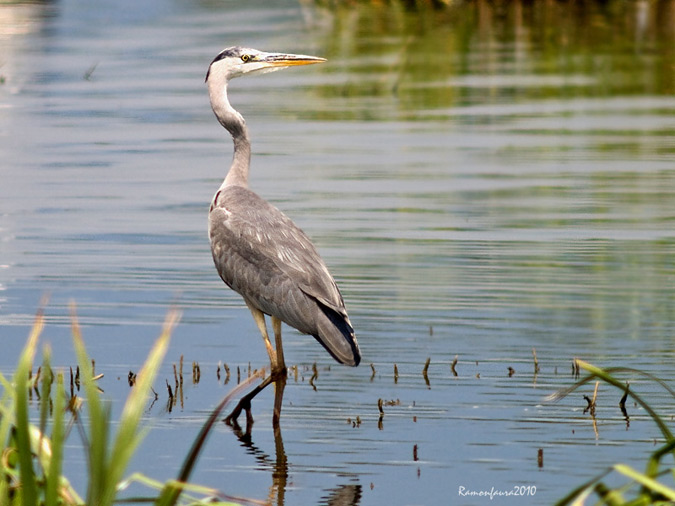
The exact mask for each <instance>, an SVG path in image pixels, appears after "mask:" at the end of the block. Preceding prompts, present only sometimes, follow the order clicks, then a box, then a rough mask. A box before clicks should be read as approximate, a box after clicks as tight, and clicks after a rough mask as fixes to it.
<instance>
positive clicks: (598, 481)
mask: <svg viewBox="0 0 675 506" xmlns="http://www.w3.org/2000/svg"><path fill="white" fill-rule="evenodd" d="M575 364H576V366H577V367H579V368H581V369H583V370H585V371H586V372H588V373H589V375H588V376H586V377H584V378H582V379H581V380H579V381H578V382H576V383H575V384H574V385H572V386H571V387H569V388H567V389H565V390H563V391H560V392H557V393H555V394H553V395H552V396H550V398H549V400H558V399H561V398H563V397H565V396H566V395H568V394H570V393H571V392H573V391H574V390H576V389H577V388H579V387H580V386H582V385H584V384H585V383H588V382H589V381H591V380H594V379H598V380H601V381H604V382H605V383H608V384H610V385H612V386H615V387H617V388H618V389H620V390H622V391H623V393H624V398H622V402H625V396H630V397H632V398H633V400H634V401H635V402H636V403H637V404H639V405H640V406H641V407H642V408H643V409H644V410H645V412H647V413H648V414H649V416H650V417H651V419H652V420H653V421H654V423H655V424H656V425H657V426H658V428H659V430H660V431H661V434H662V435H663V438H664V439H665V444H663V445H662V446H660V447H659V448H658V449H657V450H656V451H655V452H653V453H652V454H651V455H650V457H649V459H648V460H647V465H646V467H645V471H644V472H640V471H637V470H636V469H633V468H632V467H630V466H628V465H626V464H614V465H613V466H611V467H609V468H608V469H606V470H605V471H603V472H602V473H600V474H599V475H597V476H595V477H593V478H592V479H590V480H588V481H587V482H586V483H584V484H582V485H581V486H579V487H577V488H576V489H574V490H573V491H571V492H570V493H569V494H567V495H566V496H565V497H564V498H562V499H561V500H560V501H558V502H557V503H556V504H557V505H558V506H564V505H568V504H569V505H574V506H579V505H583V504H585V500H586V499H587V498H589V497H590V496H592V495H595V496H597V499H598V502H595V503H594V504H601V505H608V506H621V505H626V506H628V505H631V506H642V505H645V506H646V505H661V504H662V505H666V504H674V503H675V487H673V485H672V482H673V481H675V466H673V467H670V468H664V465H663V463H662V459H663V457H665V456H666V455H669V454H670V455H671V456H673V457H675V438H674V437H673V434H672V432H671V431H670V429H669V427H668V425H667V424H666V423H665V421H664V420H663V418H662V417H661V416H660V415H659V414H658V413H657V412H656V411H655V410H654V409H653V408H652V407H651V406H650V405H649V404H648V403H647V402H646V401H645V400H644V399H643V398H642V397H641V396H639V395H638V394H637V393H635V392H634V391H633V390H632V389H629V387H628V385H627V384H625V383H624V382H622V381H620V380H618V379H617V378H616V377H615V376H614V374H615V373H621V372H630V373H632V374H639V375H642V376H645V377H647V378H649V379H651V380H653V381H655V382H656V383H658V384H659V385H661V386H662V387H664V389H665V390H666V391H668V393H669V394H670V395H671V396H673V397H674V398H675V392H674V391H673V390H672V389H671V388H670V387H669V386H668V385H667V384H666V383H664V382H663V381H661V380H660V379H658V378H656V377H654V376H653V375H651V374H648V373H645V372H643V371H640V370H637V369H633V368H627V367H613V368H609V369H600V368H599V367H596V366H594V365H591V364H589V363H587V362H584V361H582V360H576V361H575ZM612 472H616V473H618V474H620V475H623V476H624V477H626V478H627V479H628V482H627V483H626V484H625V485H623V486H621V487H617V488H615V489H611V488H609V487H607V486H606V485H605V484H604V483H603V481H602V480H603V479H604V478H605V477H606V476H607V475H609V474H610V473H612ZM666 477H670V480H671V484H670V485H666V484H665V483H663V480H664V479H665V478H666ZM628 494H630V496H628Z"/></svg>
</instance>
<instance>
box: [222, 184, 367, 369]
mask: <svg viewBox="0 0 675 506" xmlns="http://www.w3.org/2000/svg"><path fill="white" fill-rule="evenodd" d="M209 239H210V242H211V251H212V254H213V260H214V263H215V265H216V268H217V270H218V273H219V274H220V277H221V278H222V280H223V281H224V282H225V283H226V284H227V285H228V286H229V287H230V288H232V289H233V290H234V291H235V292H237V293H239V294H240V295H241V296H242V297H243V298H244V299H245V300H246V301H247V303H248V304H249V305H252V306H253V307H255V308H257V309H259V310H260V311H261V312H263V313H264V314H266V315H270V316H274V317H276V318H278V319H280V320H281V321H283V322H285V323H286V324H288V325H290V326H291V327H294V328H296V329H298V330H299V331H300V332H302V333H304V334H309V335H312V336H314V337H315V338H316V339H317V340H318V341H319V342H320V343H321V344H322V345H323V346H324V347H325V348H326V350H328V351H329V352H330V354H331V355H332V356H333V357H334V358H335V359H336V360H337V361H338V362H340V363H343V364H348V365H357V364H358V363H359V361H360V358H361V356H360V352H359V348H358V344H357V342H356V338H355V336H354V329H353V328H352V325H351V322H350V321H349V317H348V316H347V311H346V309H345V306H344V301H343V299H342V295H341V294H340V290H339V289H338V287H337V284H336V283H335V280H334V279H333V277H332V276H331V274H330V273H329V271H328V268H327V267H326V265H325V263H324V262H323V260H322V259H321V257H320V256H319V253H318V252H317V250H316V248H315V247H314V245H313V244H312V242H311V241H310V239H309V238H308V237H307V235H306V234H305V233H304V232H303V231H302V230H301V229H300V228H298V227H297V226H296V225H295V224H294V223H293V221H291V219H290V218H288V217H287V216H286V215H285V214H284V213H282V212H281V211H279V210H278V209H277V208H276V207H274V206H273V205H272V204H270V203H269V202H267V201H265V200H264V199H262V198H261V197H259V196H258V195H257V194H255V193H254V192H253V191H251V190H249V189H248V188H246V187H243V186H240V185H224V186H222V187H221V189H220V190H219V191H218V192H217V193H216V195H215V197H214V199H213V202H212V204H211V208H210V212H209Z"/></svg>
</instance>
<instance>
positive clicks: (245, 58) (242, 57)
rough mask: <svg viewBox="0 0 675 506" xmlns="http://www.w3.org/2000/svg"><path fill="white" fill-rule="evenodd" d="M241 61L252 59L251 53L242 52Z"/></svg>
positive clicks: (246, 61) (245, 61)
mask: <svg viewBox="0 0 675 506" xmlns="http://www.w3.org/2000/svg"><path fill="white" fill-rule="evenodd" d="M241 61H243V62H244V63H248V62H250V61H251V55H250V54H242V55H241Z"/></svg>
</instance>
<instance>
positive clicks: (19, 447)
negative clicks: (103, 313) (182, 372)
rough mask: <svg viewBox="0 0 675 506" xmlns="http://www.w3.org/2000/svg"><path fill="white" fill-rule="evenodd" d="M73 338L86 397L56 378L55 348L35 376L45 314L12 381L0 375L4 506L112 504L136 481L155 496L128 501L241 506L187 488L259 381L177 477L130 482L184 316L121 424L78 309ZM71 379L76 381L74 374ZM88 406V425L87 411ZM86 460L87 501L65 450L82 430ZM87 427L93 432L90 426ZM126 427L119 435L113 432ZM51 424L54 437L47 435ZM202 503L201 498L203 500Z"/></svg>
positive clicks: (165, 339) (150, 360) (156, 349)
mask: <svg viewBox="0 0 675 506" xmlns="http://www.w3.org/2000/svg"><path fill="white" fill-rule="evenodd" d="M72 315H73V316H72V334H73V342H74V345H75V353H76V355H77V362H78V370H79V373H80V377H79V382H80V384H81V385H82V387H83V390H84V395H85V398H84V399H82V398H80V397H79V396H78V395H76V394H74V393H73V392H72V389H71V394H70V395H68V393H67V392H66V389H65V386H64V374H63V373H61V372H56V373H54V371H53V369H52V367H51V363H50V357H51V353H50V349H49V347H48V346H45V347H44V351H43V363H42V366H41V367H40V368H39V369H38V373H37V374H36V375H35V377H33V376H32V373H31V371H32V368H33V361H34V358H35V354H36V350H37V346H38V339H39V336H40V334H41V332H42V330H43V327H44V317H43V314H42V311H40V312H39V313H38V315H37V317H36V319H35V324H34V325H33V328H32V330H31V332H30V335H29V337H28V340H27V343H26V346H25V347H24V349H23V352H22V353H21V356H20V358H19V361H18V364H17V367H16V369H15V372H14V375H13V378H12V381H11V382H10V381H8V380H7V379H6V378H5V377H4V376H3V375H2V374H1V373H0V384H1V385H2V389H3V393H2V398H1V399H0V455H1V458H0V504H2V505H10V506H14V505H17V506H18V505H38V504H40V505H45V506H52V505H53V506H56V505H66V506H71V505H84V504H96V505H98V506H108V505H111V504H114V503H115V502H119V501H120V498H119V495H120V492H123V491H124V490H125V489H127V487H128V486H129V485H130V484H132V483H140V484H141V485H145V486H147V487H149V488H150V489H151V490H153V491H154V492H153V495H152V496H151V497H143V498H128V497H127V498H124V499H123V500H124V501H125V502H129V501H131V502H134V501H143V502H148V501H150V502H154V504H156V505H160V506H171V505H175V504H179V503H180V504H206V503H207V501H208V504H219V505H221V506H226V505H229V506H232V505H234V504H235V503H232V502H222V500H219V499H220V498H222V497H223V495H222V494H221V493H220V492H218V491H216V490H213V489H210V488H207V487H201V486H198V485H193V484H190V483H188V482H187V480H188V479H189V476H190V473H191V471H192V469H193V467H194V464H195V463H196V460H197V457H198V454H199V452H200V450H201V448H202V447H203V445H204V443H205V441H206V438H207V436H208V434H209V432H210V430H211V428H212V427H213V425H214V423H215V421H216V420H217V419H218V416H219V414H220V411H221V410H222V409H223V408H224V406H225V405H226V404H227V403H228V402H229V400H230V399H231V397H232V396H233V395H235V394H236V393H237V392H238V391H239V390H240V389H241V388H245V387H246V386H247V385H248V384H249V383H250V382H251V380H253V379H255V377H252V378H249V380H248V381H245V382H243V383H242V384H240V385H239V386H238V387H237V388H236V389H235V390H233V391H232V392H230V393H229V394H228V395H227V396H226V397H225V398H224V399H223V400H222V401H221V403H220V404H219V406H218V407H217V408H216V409H215V410H214V411H213V413H212V414H211V416H210V417H209V420H208V421H207V422H206V423H205V425H204V427H203V429H202V431H201V432H200V434H199V435H198V437H197V438H196V440H195V442H194V444H193V447H192V449H191V451H190V452H189V454H188V455H187V456H186V458H185V461H184V463H183V466H182V469H181V471H180V473H179V476H178V479H176V480H169V481H166V482H159V481H156V480H153V479H151V478H149V477H147V476H145V475H144V474H141V473H134V474H131V475H130V476H128V477H126V478H125V477H124V474H125V473H126V472H127V467H128V464H129V462H130V460H131V457H132V456H133V454H134V453H135V452H136V450H137V449H138V445H139V444H140V442H141V440H142V438H143V435H144V433H145V430H144V429H143V428H142V427H141V423H140V422H141V415H142V413H143V410H144V409H145V406H146V402H147V399H148V397H149V394H150V392H151V390H152V382H153V380H154V378H155V376H156V374H157V371H158V369H159V367H160V365H161V363H162V360H163V358H164V355H165V354H166V351H167V349H168V346H169V340H170V336H171V332H172V330H173V328H174V327H175V325H176V324H177V322H178V320H179V313H178V312H177V311H170V312H169V314H168V315H167V318H166V321H165V323H164V327H163V329H162V333H161V335H160V337H159V338H158V339H157V341H156V342H155V344H154V346H153V347H152V349H151V350H150V353H149V355H148V357H147V359H146V361H145V364H144V365H143V367H142V369H141V371H140V372H139V373H138V375H137V377H136V382H135V384H134V386H133V388H132V389H131V391H130V393H129V396H128V398H127V400H126V402H125V404H124V407H123V410H122V413H121V415H120V419H119V420H118V421H117V423H115V424H113V423H112V421H111V410H110V404H109V403H106V402H105V401H104V400H103V399H102V397H101V394H100V391H99V390H98V388H97V386H96V381H95V380H96V378H95V377H94V374H93V367H92V362H91V360H90V359H89V357H88V355H87V352H86V349H85V346H84V342H83V340H82V336H81V332H80V327H79V324H78V322H77V318H76V316H75V313H74V309H73V311H72ZM71 381H72V376H71ZM33 392H34V393H35V396H36V397H37V399H38V408H39V421H38V422H37V425H36V424H35V423H32V422H31V420H30V415H29V402H30V401H29V398H30V397H31V396H32V394H33ZM82 405H86V407H87V415H88V416H87V417H86V422H85V421H84V418H85V417H84V416H83V414H84V413H82V412H81V409H80V408H81V406H82ZM76 424H77V426H78V428H79V429H80V430H79V433H80V435H81V437H82V446H83V447H84V450H85V452H86V455H87V479H88V487H87V493H86V499H83V498H82V497H81V496H80V495H79V494H78V493H77V491H75V490H74V488H73V487H72V486H71V485H70V482H69V481H68V479H67V478H66V477H65V476H64V475H63V450H64V445H65V442H66V440H67V438H68V436H69V434H70V429H71V428H72V427H73V426H74V425H76ZM85 425H86V427H85ZM115 425H116V426H117V427H119V428H118V430H117V433H116V434H113V431H112V428H113V426H115ZM47 426H50V428H51V434H50V435H48V434H47ZM197 495H198V496H200V497H196V496H197Z"/></svg>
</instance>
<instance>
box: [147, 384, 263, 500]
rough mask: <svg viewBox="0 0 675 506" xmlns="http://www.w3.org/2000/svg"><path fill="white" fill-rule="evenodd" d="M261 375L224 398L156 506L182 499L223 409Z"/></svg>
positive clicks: (202, 429)
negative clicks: (182, 494)
mask: <svg viewBox="0 0 675 506" xmlns="http://www.w3.org/2000/svg"><path fill="white" fill-rule="evenodd" d="M260 375H261V373H257V374H254V375H253V376H251V377H250V378H248V379H247V380H245V381H243V382H241V383H240V384H239V385H237V386H236V387H235V388H233V389H232V390H230V392H229V393H228V394H227V395H226V396H225V397H223V399H222V400H221V401H220V403H219V404H218V405H217V406H216V407H215V408H214V410H213V411H212V412H211V415H210V416H209V418H208V420H207V421H206V422H205V423H204V425H203V426H202V428H201V430H200V431H199V434H198V435H197V438H196V439H195V441H194V443H192V448H191V449H190V452H189V453H188V455H187V456H186V457H185V460H184V461H183V466H182V468H181V470H180V473H179V474H178V480H176V481H172V482H167V484H166V487H165V488H164V490H163V491H162V493H161V495H160V497H159V498H158V499H157V502H156V503H155V504H156V506H173V505H175V504H176V502H177V501H178V498H179V497H180V495H181V493H182V491H183V488H185V484H186V483H187V481H188V480H189V479H190V474H191V473H192V469H193V468H194V466H195V464H196V463H197V458H198V457H199V453H200V452H201V450H202V448H203V446H204V444H205V443H206V439H207V438H208V436H209V434H210V432H211V429H212V428H213V425H214V424H215V423H216V421H217V420H218V418H219V417H220V414H221V412H222V411H223V409H225V406H227V404H228V403H229V402H230V401H231V400H232V398H233V397H234V396H236V395H238V394H239V392H241V391H242V390H244V389H246V388H248V386H249V385H250V384H251V383H252V382H253V381H255V380H256V379H257V378H259V377H260Z"/></svg>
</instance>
